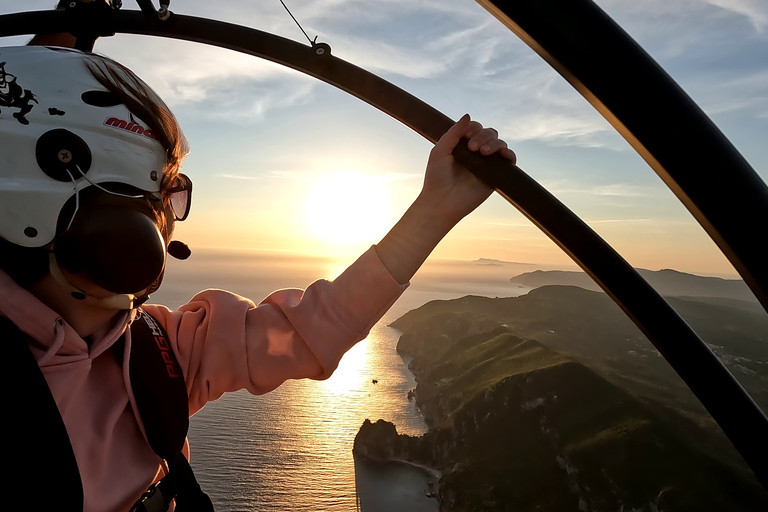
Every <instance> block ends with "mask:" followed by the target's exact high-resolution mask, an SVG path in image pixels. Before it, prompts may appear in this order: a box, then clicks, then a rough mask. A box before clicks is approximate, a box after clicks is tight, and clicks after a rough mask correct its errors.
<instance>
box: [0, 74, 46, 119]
mask: <svg viewBox="0 0 768 512" xmlns="http://www.w3.org/2000/svg"><path fill="white" fill-rule="evenodd" d="M33 101H34V102H35V103H38V101H37V99H35V95H34V94H32V91H30V90H29V89H22V88H21V86H20V85H19V84H18V83H16V77H15V76H14V75H12V74H10V73H7V72H6V71H5V62H0V106H2V107H13V108H18V109H19V111H18V112H14V114H13V117H15V118H16V119H17V120H18V121H19V122H20V123H21V124H29V121H28V120H27V118H26V117H24V116H26V115H27V114H28V113H29V111H30V110H32V107H33V106H34V105H32V102H33Z"/></svg>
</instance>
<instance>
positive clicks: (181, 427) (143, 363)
mask: <svg viewBox="0 0 768 512" xmlns="http://www.w3.org/2000/svg"><path fill="white" fill-rule="evenodd" d="M138 312H139V316H138V317H137V318H136V320H134V321H133V323H132V324H131V356H130V360H129V362H128V365H129V366H128V373H129V375H130V378H131V388H132V389H133V395H134V396H135V397H136V405H137V407H138V410H139V415H140V416H141V421H142V423H143V424H144V431H145V432H146V434H147V440H148V441H149V445H150V446H151V447H152V450H154V452H155V453H156V454H157V455H159V456H160V457H162V458H163V459H168V458H170V457H171V456H172V455H174V454H176V453H179V452H181V450H182V448H184V440H185V439H186V437H187V431H188V430H189V403H188V400H189V398H188V397H187V386H186V383H185V382H184V375H183V374H182V372H181V367H180V366H179V363H178V362H177V361H176V356H175V355H174V353H173V350H172V349H171V345H170V342H169V340H168V335H167V334H166V332H165V330H164V329H163V328H162V327H161V326H160V324H159V323H158V322H157V320H155V319H154V318H152V316H150V315H149V314H147V313H146V312H145V311H143V310H141V309H139V310H138Z"/></svg>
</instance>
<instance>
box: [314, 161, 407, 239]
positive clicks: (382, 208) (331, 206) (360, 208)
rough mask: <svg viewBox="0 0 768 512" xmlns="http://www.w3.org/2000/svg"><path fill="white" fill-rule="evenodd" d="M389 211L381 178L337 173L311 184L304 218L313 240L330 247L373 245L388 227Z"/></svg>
mask: <svg viewBox="0 0 768 512" xmlns="http://www.w3.org/2000/svg"><path fill="white" fill-rule="evenodd" d="M391 211H392V208H391V207H390V201H389V193H388V187H387V183H386V182H385V181H384V180H383V179H381V178H379V177H377V176H371V175H365V174H359V173H352V172H337V173H332V174H329V175H327V176H325V177H324V178H321V179H319V180H318V181H317V182H316V183H315V186H314V188H313V189H312V190H311V191H310V196H309V199H308V201H307V208H306V219H307V224H308V228H309V230H310V234H311V235H312V237H313V238H315V239H318V240H321V241H324V242H328V243H333V244H360V243H363V242H366V243H376V242H378V239H379V238H381V237H382V236H383V235H384V234H385V233H386V232H387V230H388V229H389V228H390V227H391V224H392V219H391V216H392V215H391Z"/></svg>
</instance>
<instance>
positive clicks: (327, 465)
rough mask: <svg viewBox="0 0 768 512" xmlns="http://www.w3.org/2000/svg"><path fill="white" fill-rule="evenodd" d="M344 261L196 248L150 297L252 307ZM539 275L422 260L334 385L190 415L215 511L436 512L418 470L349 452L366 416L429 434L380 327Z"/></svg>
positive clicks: (226, 402)
mask: <svg viewBox="0 0 768 512" xmlns="http://www.w3.org/2000/svg"><path fill="white" fill-rule="evenodd" d="M349 263H351V261H347V262H339V261H336V260H332V259H327V258H316V257H305V256H295V255H292V254H275V253H266V252H256V251H224V250H197V251H195V253H194V254H193V256H192V257H191V258H190V259H189V260H187V261H185V262H177V261H170V262H169V267H168V269H167V273H166V277H165V281H164V283H163V287H162V288H161V290H160V291H159V292H157V293H156V294H155V295H154V296H153V297H152V300H151V301H152V302H154V303H161V304H166V305H168V306H169V307H172V308H174V307H178V306H179V305H181V304H183V303H185V302H186V301H188V300H189V299H190V298H191V297H192V296H193V295H194V294H195V293H197V292H198V291H200V290H203V289H205V288H221V289H226V290H230V291H233V292H235V293H238V294H240V295H243V296H246V297H249V298H251V299H252V300H254V302H257V303H258V302H259V301H260V300H261V299H262V298H264V297H266V296H267V295H268V294H269V293H270V292H272V291H274V290H276V289H279V288H288V287H299V288H306V287H307V286H308V285H309V284H310V283H311V282H312V281H314V280H315V279H318V278H331V279H332V278H333V277H335V276H336V275H338V274H339V273H340V272H341V271H342V270H343V269H344V268H345V267H346V265H347V264H349ZM537 268H543V267H540V266H534V265H530V264H514V263H500V262H489V261H478V262H452V261H430V262H427V264H426V265H425V266H424V268H422V270H421V271H420V272H419V274H417V276H416V277H415V278H414V280H413V282H412V284H411V286H410V288H409V289H408V290H406V292H405V294H404V295H403V296H402V297H401V298H400V300H399V301H398V302H397V303H396V304H395V305H394V307H393V308H392V309H391V310H390V311H389V312H388V313H387V314H386V315H385V316H384V318H383V319H382V320H381V321H380V322H379V323H378V324H377V325H376V326H375V327H374V328H373V329H372V331H371V333H370V335H369V336H368V338H367V339H366V340H365V341H363V342H361V343H359V344H358V345H356V346H355V347H354V348H353V349H352V350H351V351H350V352H348V353H347V354H346V355H345V356H344V358H343V359H342V361H341V364H340V365H339V368H338V369H337V370H336V372H335V373H334V375H333V376H332V377H331V378H330V379H328V380H326V381H320V382H317V381H311V380H302V381H289V382H286V383H284V384H283V385H282V386H280V387H279V388H278V389H276V390H275V391H272V392H271V393H268V394H266V395H263V396H251V395H250V394H248V393H246V392H244V391H239V392H236V393H231V394H228V395H225V396H224V397H222V398H221V399H219V400H218V401H216V402H213V403H210V404H208V405H207V406H206V407H205V408H204V409H203V410H202V411H201V412H199V413H198V414H196V415H195V416H194V417H193V418H192V421H191V427H190V433H189V439H190V444H191V447H192V465H193V467H194V468H195V472H196V474H197V476H198V479H199V480H200V483H201V485H202V486H203V489H204V490H206V492H208V493H209V494H210V495H211V498H212V499H213V502H214V505H215V506H216V510H217V511H219V512H227V511H246V510H247V511H310V510H311V511H315V510H323V511H349V510H355V508H356V506H357V505H358V503H361V504H362V507H361V509H362V510H363V511H364V512H377V511H378V510H393V509H395V510H396V509H398V508H399V509H400V510H408V511H415V512H419V511H437V510H438V504H437V501H436V500H434V499H431V498H427V497H426V496H425V491H426V490H427V481H428V480H429V475H428V474H427V473H425V472H424V471H422V470H419V469H417V468H411V467H407V466H402V467H400V466H399V465H398V467H396V468H393V467H391V466H381V467H370V466H369V465H366V464H364V463H362V461H357V463H356V461H355V459H354V458H353V456H352V444H353V441H354V438H355V434H356V433H357V430H358V429H359V428H360V425H361V424H362V423H363V421H364V420H365V419H366V418H370V419H372V420H374V421H375V420H377V419H379V418H383V419H386V420H388V421H392V422H394V423H395V424H396V425H397V426H398V429H399V431H400V432H403V433H407V434H411V435H416V434H419V433H422V432H424V431H425V430H426V426H425V424H424V421H423V418H422V417H421V415H420V413H419V411H418V410H417V409H416V407H415V405H414V404H413V402H409V401H408V399H407V396H406V395H407V393H408V390H410V389H412V388H414V387H415V385H416V383H415V381H414V380H413V376H412V375H411V373H410V372H409V370H408V368H407V367H406V365H405V363H404V362H403V360H402V359H401V358H400V356H399V355H398V354H397V352H396V351H395V346H396V344H397V340H398V337H399V335H400V333H399V332H398V331H396V330H395V329H392V328H390V327H388V326H387V325H388V324H389V323H390V322H392V321H393V320H395V319H396V318H398V317H399V316H400V315H402V314H404V313H405V312H407V311H409V310H411V309H414V308H416V307H418V306H420V305H421V304H423V303H425V302H427V301H429V300H433V299H451V298H456V297H461V296H464V295H468V294H473V295H485V296H490V297H497V296H498V297H504V296H513V295H520V294H522V293H525V292H527V291H528V288H522V287H519V286H518V285H512V284H510V283H509V278H510V277H512V276H514V275H517V274H519V273H522V272H526V271H531V270H535V269H537ZM373 380H377V381H378V382H377V383H376V384H374V383H373ZM356 468H357V470H356ZM357 491H359V501H358V492H357Z"/></svg>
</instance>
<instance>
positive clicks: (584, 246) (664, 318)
mask: <svg viewBox="0 0 768 512" xmlns="http://www.w3.org/2000/svg"><path fill="white" fill-rule="evenodd" d="M70 22H71V20H70ZM67 23H68V19H67V17H66V15H65V13H63V12H30V13H19V14H10V15H5V16H0V37H5V36H13V35H23V34H33V33H38V34H44V33H56V32H64V31H66V30H67V27H69V25H67ZM100 23H101V24H100V25H99V31H100V33H104V34H108V33H129V34H140V35H151V36H161V37H169V38H175V39H182V40H187V41H195V42H199V43H205V44H209V45H213V46H219V47H222V48H227V49H230V50H234V51H238V52H242V53H246V54H249V55H253V56H256V57H260V58H263V59H266V60H269V61H272V62H276V63H278V64H281V65H284V66H287V67H290V68H293V69H296V70H298V71H301V72H303V73H306V74H308V75H310V76H313V77H315V78H317V79H319V80H322V81H324V82H326V83H328V84H330V85H333V86H335V87H337V88H339V89H341V90H343V91H345V92H348V93H349V94H352V95H353V96H356V97H358V98H360V99H361V100H363V101H366V102H367V103H369V104H371V105H372V106H374V107H376V108H378V109H379V110H381V111H382V112H384V113H386V114H388V115H390V116H392V117H393V118H395V119H397V120H399V121H401V122H402V123H403V124H405V125H406V126H408V127H410V128H411V129H413V130H414V131H416V132H417V133H419V134H420V135H422V136H424V137H425V138H426V139H428V140H430V141H431V142H433V143H434V142H436V141H437V140H438V139H439V138H440V136H441V135H442V134H443V133H444V132H445V131H446V130H447V129H448V128H449V127H450V126H451V125H452V124H453V121H452V120H451V119H450V118H448V117H447V116H445V115H444V114H442V113H440V112H439V111H437V110H435V109H434V108H432V107H431V106H429V105H427V104H426V103H424V102H422V101H421V100H419V99H417V98H415V97H413V96H411V95H410V94H408V93H406V92H405V91H403V90H402V89H399V88H398V87H396V86H394V85H392V84H391V83H389V82H387V81H385V80H383V79H381V78H379V77H377V76H376V75H373V74H371V73H369V72H367V71H365V70H363V69H360V68H358V67H356V66H354V65H352V64H350V63H348V62H345V61H343V60H341V59H338V58H336V57H333V56H332V55H331V54H330V48H329V47H328V46H327V45H324V44H318V45H314V46H312V47H309V46H305V45H301V44H299V43H296V42H293V41H290V40H287V39H284V38H281V37H279V36H275V35H272V34H268V33H265V32H261V31H258V30H254V29H250V28H246V27H241V26H237V25H232V24H228V23H223V22H219V21H213V20H208V19H203V18H195V17H191V16H181V15H176V14H174V15H172V16H171V17H170V18H169V19H168V20H167V21H159V20H158V19H156V17H152V16H144V15H143V14H142V13H141V12H138V11H109V13H108V15H105V17H104V19H102V20H100ZM318 49H322V50H323V51H318ZM454 155H455V156H456V158H457V160H458V161H459V162H461V163H462V164H464V165H466V166H467V168H469V169H470V170H471V171H472V172H474V173H475V174H476V175H477V176H479V177H480V178H481V179H483V180H484V181H485V182H487V183H488V184H489V185H491V186H493V187H494V188H495V189H496V190H497V191H498V192H499V193H500V194H501V195H502V196H503V197H505V198H506V199H507V200H508V201H509V202H510V203H511V204H512V205H514V206H515V207H516V208H517V209H518V210H520V211H521V212H522V213H523V214H524V215H525V216H526V217H528V218H529V219H530V220H531V221H532V222H533V223H534V224H535V225H536V226H538V227H539V228H540V229H541V230H542V231H543V232H544V233H546V234H547V235H548V236H549V237H550V238H551V239H552V240H553V241H554V242H555V243H556V244H557V245H558V246H560V247H561V248H562V249H563V250H564V251H565V252H566V253H567V254H568V255H569V256H571V258H573V259H574V261H575V262H576V263H578V264H579V265H580V266H581V267H582V268H583V269H584V270H585V271H586V272H587V273H588V274H589V275H590V276H591V277H592V278H593V279H594V280H595V281H596V282H597V283H598V284H599V285H600V286H601V287H602V288H603V289H604V290H605V291H606V293H608V295H609V296H611V297H612V298H613V300H614V301H615V302H616V303H617V304H618V305H619V306H620V307H621V308H622V309H623V310H624V312H625V313H626V314H627V315H628V316H629V317H630V318H631V319H632V320H633V321H634V322H635V324H636V325H637V326H638V327H639V328H640V329H641V330H642V331H643V333H644V334H645V335H646V336H647V337H648V339H649V340H650V341H651V342H652V343H653V344H654V345H655V346H656V348H658V349H659V351H660V352H661V353H662V354H663V355H664V357H665V358H666V359H667V361H669V363H670V364H671V365H672V367H673V368H674V369H675V370H676V371H677V372H678V374H680V376H681V377H682V378H683V380H684V381H685V382H686V384H688V386H689V387H690V388H691V389H692V390H693V392H694V393H695V394H696V396H697V397H698V398H699V400H701V402H702V403H703V404H704V406H705V407H706V408H707V410H709V412H710V413H711V414H712V416H713V418H714V419H715V420H716V421H717V422H718V423H719V424H720V426H721V428H722V429H723V430H724V431H725V433H726V435H727V436H728V437H729V438H730V439H731V442H732V443H733V444H734V446H735V447H736V448H737V450H738V451H739V452H740V453H741V455H742V456H743V457H744V459H745V460H746V461H747V463H748V464H749V465H750V467H751V468H752V470H753V471H754V472H755V474H756V475H757V477H758V479H759V480H760V481H761V482H762V484H763V485H764V486H765V487H766V488H768V443H765V442H764V440H765V439H766V437H767V436H768V419H767V418H766V416H765V415H764V414H763V413H762V411H761V410H760V408H759V407H757V405H756V404H755V403H754V401H753V400H752V399H751V397H750V396H749V395H748V394H747V393H746V391H745V390H744V389H743V388H742V387H741V385H740V384H739V383H738V382H737V381H736V380H735V379H734V378H733V376H732V375H731V373H730V372H729V371H728V370H727V369H726V368H725V366H724V365H723V364H722V363H721V362H720V361H719V360H718V359H717V357H716V356H715V355H714V354H713V353H712V352H711V351H710V350H709V348H708V347H707V346H706V345H705V344H704V343H703V342H702V341H701V339H699V337H698V336H697V335H696V333H694V332H693V331H692V330H691V329H690V327H689V326H688V325H687V324H686V323H685V321H683V320H682V319H681V318H680V316H679V315H677V313H676V312H675V311H674V310H673V309H672V308H671V307H670V306H669V305H668V304H667V303H666V301H664V299H663V298H661V296H660V295H659V294H658V293H657V292H656V291H655V290H654V289H653V288H652V287H651V286H650V285H648V283H647V282H646V281H645V280H644V279H642V277H640V275H639V274H638V273H637V272H636V271H635V270H634V269H633V268H632V267H631V266H630V265H629V264H628V263H627V262H626V261H625V260H624V259H623V258H622V257H621V256H620V255H619V254H618V253H616V251H614V250H613V248H612V247H611V246H610V245H608V244H607V243H606V242H605V241H604V240H602V239H601V238H600V237H599V236H598V235H597V234H596V233H595V232H594V231H593V230H592V229H591V228H590V227H589V226H588V225H587V224H586V223H584V222H583V221H582V220H581V219H580V218H579V217H578V216H576V215H575V214H574V213H573V212H571V211H570V210H569V209H568V208H567V207H566V206H565V205H563V204H562V203H561V202H560V201H558V200H557V199H556V198H555V197H554V196H552V194H550V193H549V192H548V191H547V190H545V189H544V188H543V187H541V186H540V185H539V184H538V183H536V182H535V181H534V180H533V179H531V178H530V177H529V176H528V175H527V174H525V173H524V172H523V171H522V170H520V169H519V168H518V167H517V166H515V165H513V164H512V163H511V162H509V161H508V160H505V159H503V158H501V157H498V156H496V157H482V156H480V155H477V154H476V153H472V152H470V151H469V150H468V149H467V148H466V141H465V143H464V144H463V145H460V146H459V147H458V148H457V150H456V151H455V152H454Z"/></svg>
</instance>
